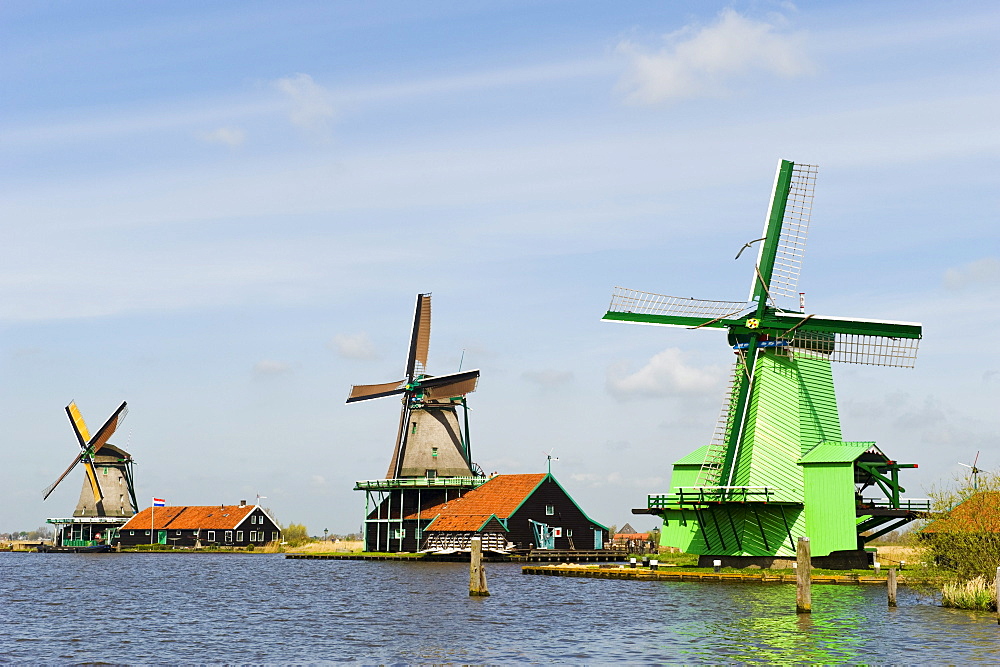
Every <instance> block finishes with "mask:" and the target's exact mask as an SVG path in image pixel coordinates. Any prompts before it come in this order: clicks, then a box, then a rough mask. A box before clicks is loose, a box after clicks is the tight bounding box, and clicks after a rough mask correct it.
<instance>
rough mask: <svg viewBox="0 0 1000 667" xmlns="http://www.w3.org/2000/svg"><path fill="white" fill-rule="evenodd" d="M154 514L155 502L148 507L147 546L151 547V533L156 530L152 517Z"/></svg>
mask: <svg viewBox="0 0 1000 667" xmlns="http://www.w3.org/2000/svg"><path fill="white" fill-rule="evenodd" d="M155 513H156V500H155V499H154V500H153V503H152V504H151V505H150V506H149V546H153V531H154V530H155V529H156V522H155V521H153V515H154V514H155Z"/></svg>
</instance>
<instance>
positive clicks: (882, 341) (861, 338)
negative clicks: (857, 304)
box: [789, 331, 920, 368]
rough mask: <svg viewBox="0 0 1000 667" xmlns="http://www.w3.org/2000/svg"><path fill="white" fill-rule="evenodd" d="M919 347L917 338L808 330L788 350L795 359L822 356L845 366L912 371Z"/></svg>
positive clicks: (799, 335) (791, 342) (793, 340)
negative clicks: (909, 369) (880, 367)
mask: <svg viewBox="0 0 1000 667" xmlns="http://www.w3.org/2000/svg"><path fill="white" fill-rule="evenodd" d="M919 344H920V339H919V338H893V337H890V336H865V335H859V334H845V333H841V332H839V331H829V332H817V331H809V332H804V333H799V332H796V333H795V337H794V338H793V339H792V340H791V341H789V349H790V350H791V353H792V355H794V356H805V357H825V358H828V359H829V360H830V361H837V362H842V363H848V364H863V365H868V366H896V367H899V368H913V366H914V364H915V363H916V360H917V347H918V346H919Z"/></svg>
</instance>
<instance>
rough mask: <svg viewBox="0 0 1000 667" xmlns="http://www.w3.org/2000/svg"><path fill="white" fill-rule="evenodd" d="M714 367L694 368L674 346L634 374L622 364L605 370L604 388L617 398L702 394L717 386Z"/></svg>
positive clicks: (716, 372) (656, 356)
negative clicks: (606, 373)
mask: <svg viewBox="0 0 1000 667" xmlns="http://www.w3.org/2000/svg"><path fill="white" fill-rule="evenodd" d="M719 379H720V373H719V370H718V369H717V368H714V367H710V368H697V367H695V366H690V365H688V364H687V363H685V361H684V354H683V353H682V352H681V351H680V350H679V349H678V348H675V347H672V348H668V349H666V350H664V351H663V352H660V353H658V354H656V355H655V356H653V358H652V359H650V360H649V362H647V363H646V365H645V366H643V367H642V368H640V369H639V370H637V371H636V372H634V373H629V372H628V367H627V365H625V364H615V365H613V366H611V367H610V368H609V369H608V380H607V388H608V391H609V392H610V393H611V395H612V396H614V397H615V398H617V399H619V400H627V399H630V398H652V397H658V396H682V395H689V394H704V393H708V392H712V391H714V390H715V389H717V388H718V385H719Z"/></svg>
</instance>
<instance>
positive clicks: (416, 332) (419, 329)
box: [406, 294, 431, 380]
mask: <svg viewBox="0 0 1000 667" xmlns="http://www.w3.org/2000/svg"><path fill="white" fill-rule="evenodd" d="M430 344H431V295H430V294H418V295H417V307H416V309H415V311H414V313H413V333H412V334H410V354H409V355H408V357H407V362H406V377H407V379H409V380H412V379H413V378H414V376H415V375H421V374H423V373H425V372H426V369H427V351H428V349H429V348H430Z"/></svg>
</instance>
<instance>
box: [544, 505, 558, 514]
mask: <svg viewBox="0 0 1000 667" xmlns="http://www.w3.org/2000/svg"><path fill="white" fill-rule="evenodd" d="M555 513H556V506H555V505H546V506H545V516H555Z"/></svg>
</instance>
